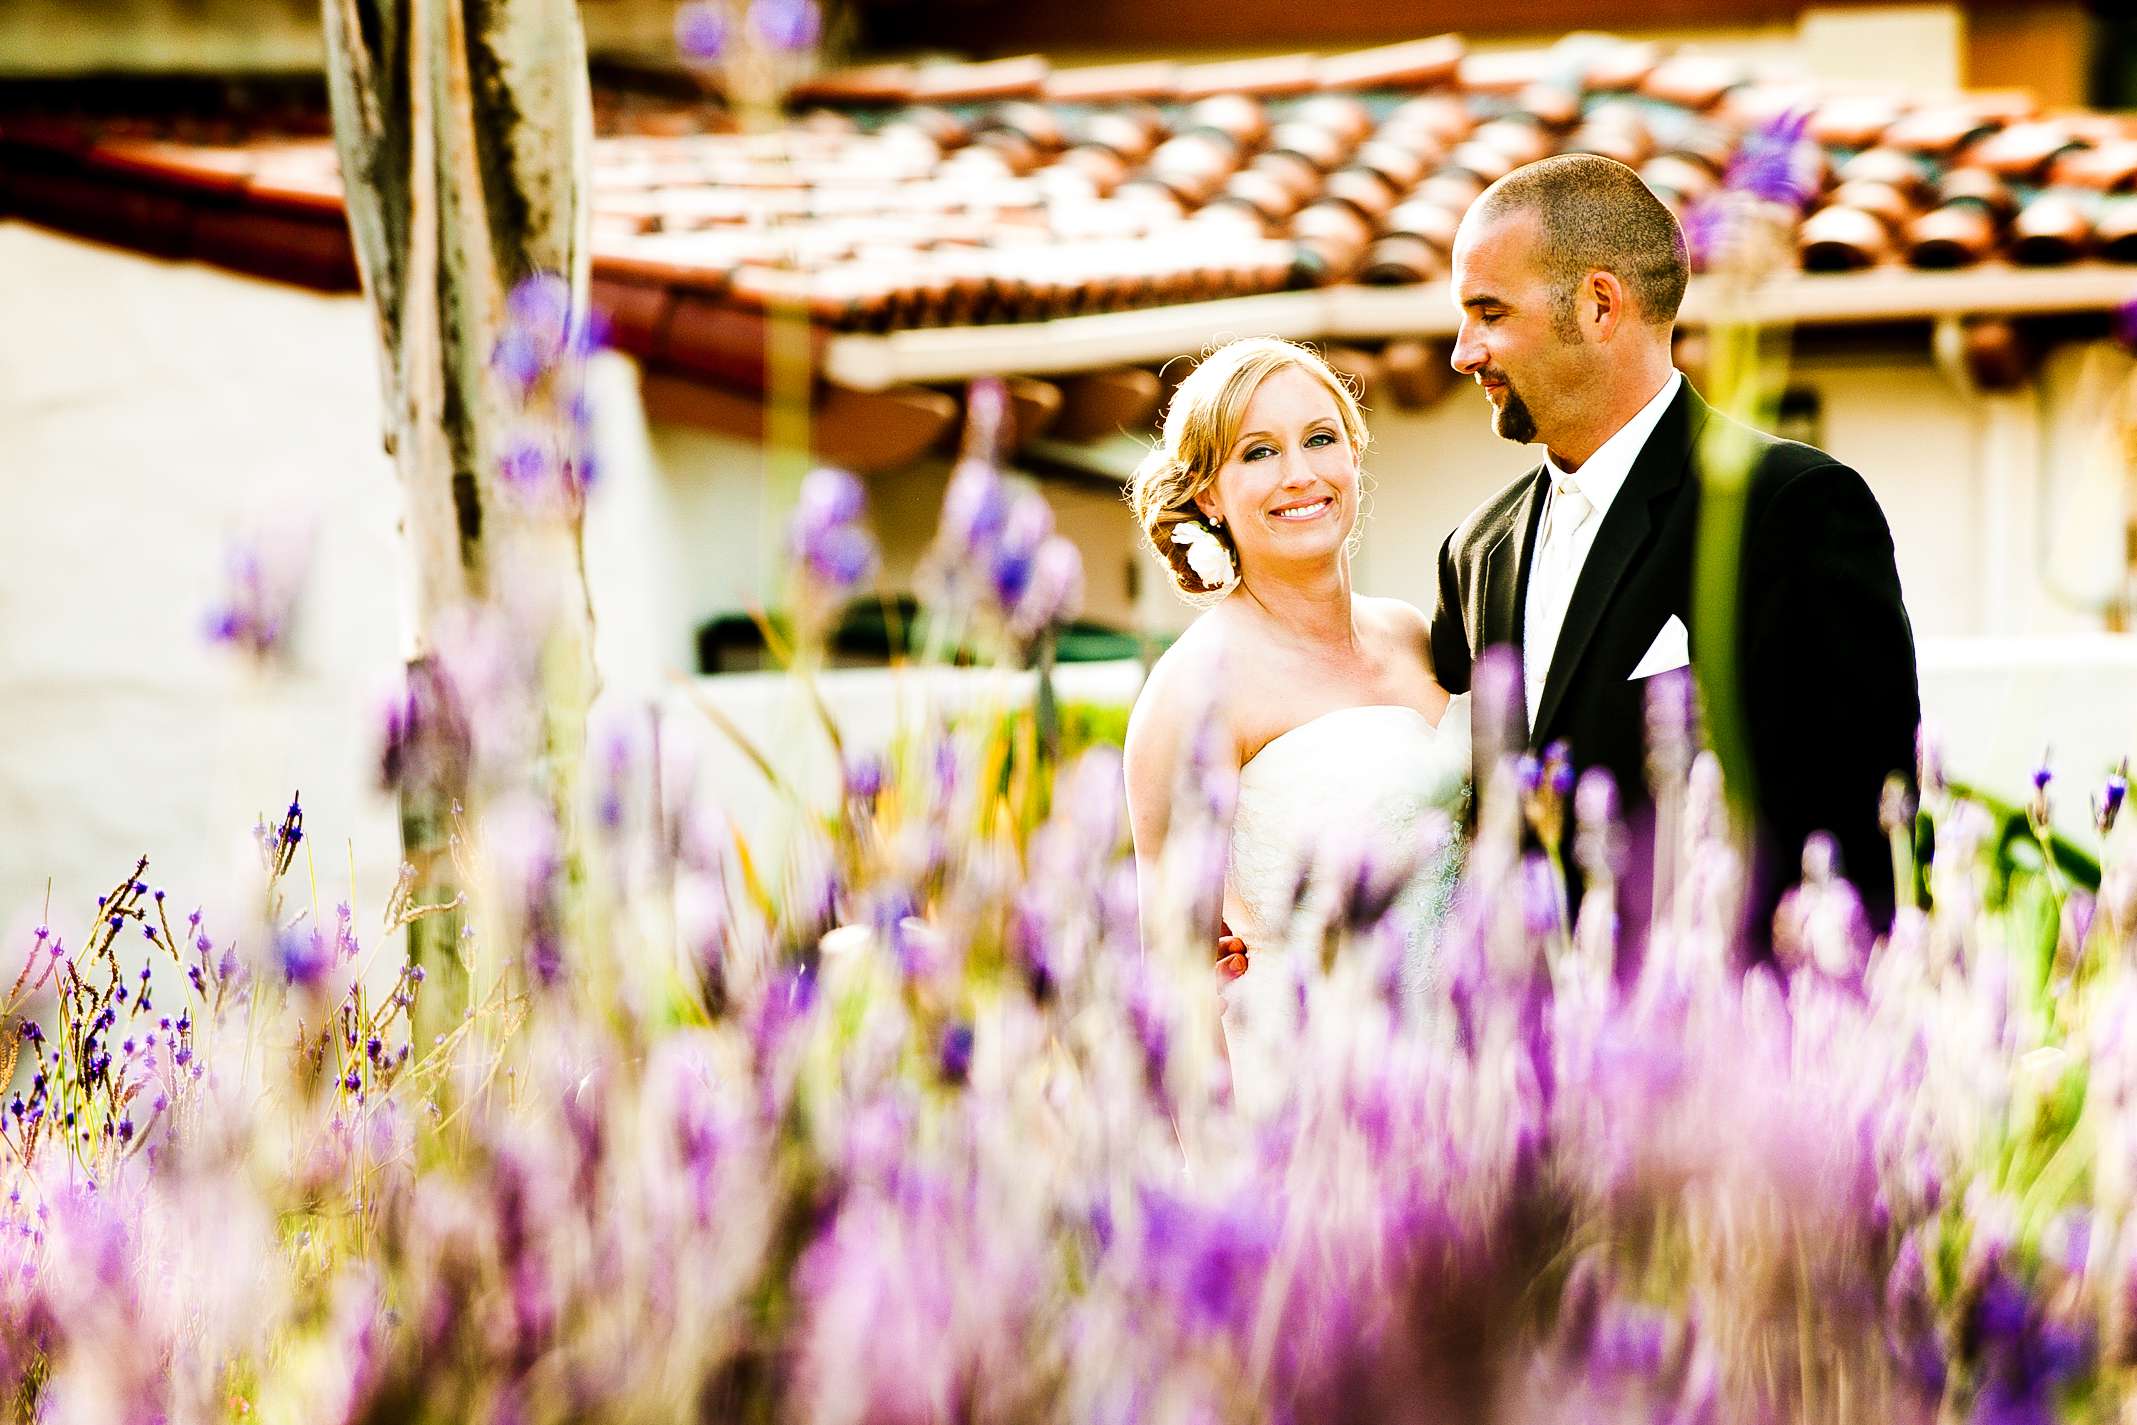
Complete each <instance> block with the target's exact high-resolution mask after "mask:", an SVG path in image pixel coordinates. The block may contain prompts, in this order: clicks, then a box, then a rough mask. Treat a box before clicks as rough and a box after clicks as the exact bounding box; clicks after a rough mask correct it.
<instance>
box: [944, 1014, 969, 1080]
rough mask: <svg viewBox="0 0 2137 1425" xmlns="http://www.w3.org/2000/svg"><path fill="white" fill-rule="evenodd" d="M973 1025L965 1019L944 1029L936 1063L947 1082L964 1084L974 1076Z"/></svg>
mask: <svg viewBox="0 0 2137 1425" xmlns="http://www.w3.org/2000/svg"><path fill="white" fill-rule="evenodd" d="M972 1042H973V1041H972V1026H971V1025H970V1024H967V1023H966V1022H964V1021H963V1020H959V1021H957V1022H956V1023H954V1024H951V1025H949V1026H948V1027H946V1028H945V1029H944V1030H943V1031H942V1041H941V1043H940V1045H939V1046H938V1047H937V1049H936V1052H935V1064H936V1067H937V1068H938V1069H939V1070H940V1071H941V1073H942V1077H943V1080H944V1081H945V1082H947V1083H952V1084H962V1083H965V1082H966V1081H968V1080H969V1079H970V1078H971V1077H972Z"/></svg>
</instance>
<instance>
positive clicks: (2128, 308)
mask: <svg viewBox="0 0 2137 1425" xmlns="http://www.w3.org/2000/svg"><path fill="white" fill-rule="evenodd" d="M2115 340H2116V341H2118V342H2120V343H2122V346H2123V348H2124V349H2125V350H2127V351H2137V297H2131V298H2130V299H2129V300H2128V301H2126V302H2124V303H2123V304H2122V305H2121V306H2119V307H2117V308H2115Z"/></svg>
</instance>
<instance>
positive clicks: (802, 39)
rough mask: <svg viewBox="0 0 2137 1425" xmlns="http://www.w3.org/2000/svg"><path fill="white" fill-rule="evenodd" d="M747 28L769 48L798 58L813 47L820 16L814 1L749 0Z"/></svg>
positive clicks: (817, 36)
mask: <svg viewBox="0 0 2137 1425" xmlns="http://www.w3.org/2000/svg"><path fill="white" fill-rule="evenodd" d="M749 27H750V30H751V32H752V33H753V34H755V35H756V37H757V38H758V40H759V41H761V42H762V43H763V44H764V45H765V46H767V47H768V48H771V49H775V50H780V51H782V52H784V53H787V54H799V53H801V52H802V51H804V50H809V49H814V48H815V47H816V41H817V40H818V38H819V37H820V36H821V35H822V33H823V14H822V12H821V11H820V10H818V8H817V4H816V0H750V7H749Z"/></svg>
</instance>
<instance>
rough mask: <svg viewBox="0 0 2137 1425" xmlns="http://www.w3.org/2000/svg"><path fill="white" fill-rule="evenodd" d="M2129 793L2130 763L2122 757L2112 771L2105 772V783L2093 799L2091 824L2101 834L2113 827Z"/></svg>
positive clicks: (2106, 832) (2105, 833)
mask: <svg viewBox="0 0 2137 1425" xmlns="http://www.w3.org/2000/svg"><path fill="white" fill-rule="evenodd" d="M2129 794H2130V763H2129V759H2128V758H2126V757H2125V758H2124V759H2123V760H2122V761H2121V762H2120V763H2119V764H2118V765H2117V766H2116V768H2115V770H2114V771H2112V772H2110V773H2108V774H2107V783H2106V785H2105V786H2103V787H2101V789H2100V793H2099V796H2098V797H2096V798H2095V799H2094V801H2093V811H2092V818H2093V825H2094V827H2096V828H2097V829H2098V830H2099V832H2100V834H2101V835H2102V836H2105V835H2107V834H2108V833H2109V832H2111V831H2113V830H2114V829H2115V818H2116V817H2118V816H2120V815H2121V813H2122V803H2123V801H2124V800H2125V799H2127V798H2128V796H2129Z"/></svg>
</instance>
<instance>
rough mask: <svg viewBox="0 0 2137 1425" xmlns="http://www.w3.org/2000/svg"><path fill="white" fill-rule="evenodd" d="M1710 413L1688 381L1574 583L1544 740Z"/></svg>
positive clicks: (1548, 697)
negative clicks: (1655, 506)
mask: <svg viewBox="0 0 2137 1425" xmlns="http://www.w3.org/2000/svg"><path fill="white" fill-rule="evenodd" d="M1706 413H1707V404H1706V402H1704V401H1702V400H1700V399H1699V396H1698V393H1696V392H1695V391H1693V390H1692V383H1691V382H1689V381H1687V382H1685V383H1684V385H1683V386H1682V387H1681V388H1680V389H1679V390H1678V392H1677V397H1676V399H1675V400H1673V401H1671V402H1670V405H1669V409H1668V410H1666V411H1664V412H1663V413H1662V419H1661V421H1660V422H1658V423H1657V424H1656V426H1655V430H1654V433H1653V434H1652V435H1650V436H1649V437H1648V439H1647V444H1646V445H1644V446H1642V447H1641V449H1640V458H1639V459H1637V460H1635V461H1634V462H1633V466H1632V470H1631V471H1630V472H1629V473H1628V474H1627V475H1626V477H1625V484H1624V487H1623V488H1622V489H1620V490H1619V491H1618V497H1617V498H1616V499H1615V500H1613V501H1611V504H1610V513H1609V514H1607V515H1605V516H1604V517H1603V526H1602V528H1601V529H1599V530H1597V531H1596V533H1595V543H1594V544H1593V545H1591V546H1590V547H1589V550H1588V558H1587V561H1586V562H1585V563H1584V564H1582V565H1581V571H1580V578H1579V579H1578V580H1577V581H1576V582H1575V583H1574V585H1573V597H1572V600H1571V602H1569V603H1568V604H1567V606H1566V622H1565V625H1564V627H1563V628H1562V629H1561V630H1560V631H1559V635H1558V647H1557V649H1556V650H1555V651H1554V652H1553V653H1552V655H1551V669H1550V672H1549V674H1548V675H1547V676H1546V677H1545V678H1544V684H1543V701H1542V702H1541V703H1540V704H1539V705H1538V706H1537V709H1536V728H1535V733H1534V736H1535V740H1536V741H1538V742H1542V741H1543V740H1544V737H1545V734H1546V733H1549V732H1551V731H1554V730H1555V728H1554V726H1553V720H1554V719H1555V718H1556V717H1557V715H1558V710H1559V708H1560V706H1561V705H1562V704H1563V703H1564V702H1565V700H1566V692H1567V689H1568V687H1569V686H1570V685H1571V684H1572V682H1573V675H1574V673H1575V672H1577V671H1578V670H1579V668H1580V661H1581V658H1582V656H1583V655H1584V654H1585V653H1586V652H1587V651H1588V644H1589V643H1590V642H1591V641H1592V640H1593V639H1594V637H1595V631H1596V629H1597V628H1598V627H1599V626H1600V625H1601V623H1602V621H1603V614H1604V612H1605V611H1606V610H1607V609H1608V608H1609V607H1610V600H1611V597H1612V596H1613V595H1614V594H1616V593H1617V588H1618V585H1619V584H1620V583H1621V582H1623V580H1624V578H1625V574H1626V571H1627V570H1629V569H1631V568H1632V565H1633V561H1634V559H1635V558H1637V557H1638V555H1639V553H1640V550H1641V549H1642V548H1643V547H1644V546H1645V545H1646V543H1647V536H1648V533H1649V531H1650V530H1652V529H1653V528H1654V515H1653V514H1652V512H1651V509H1650V507H1651V506H1652V505H1653V504H1655V503H1656V502H1657V501H1660V500H1663V499H1666V498H1667V497H1669V496H1670V495H1672V494H1674V493H1675V492H1676V490H1677V487H1678V486H1679V485H1681V484H1682V483H1683V482H1684V476H1685V471H1686V468H1687V467H1688V465H1689V464H1690V461H1691V450H1692V438H1693V436H1694V434H1695V433H1696V431H1697V429H1698V428H1699V427H1700V426H1703V425H1704V424H1705V423H1706V422H1705V416H1706Z"/></svg>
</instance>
